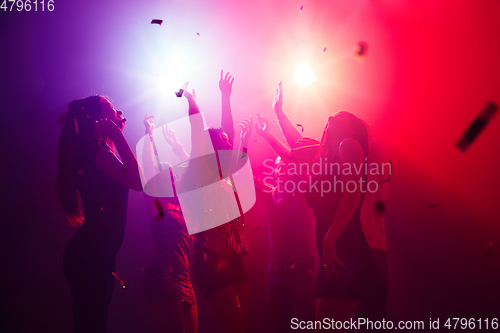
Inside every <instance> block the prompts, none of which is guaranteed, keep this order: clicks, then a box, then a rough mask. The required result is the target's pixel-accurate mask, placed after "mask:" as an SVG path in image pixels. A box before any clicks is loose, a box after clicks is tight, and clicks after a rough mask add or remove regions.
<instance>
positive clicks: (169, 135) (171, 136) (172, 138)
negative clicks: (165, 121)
mask: <svg viewBox="0 0 500 333" xmlns="http://www.w3.org/2000/svg"><path fill="white" fill-rule="evenodd" d="M161 132H162V133H163V137H164V138H165V141H167V143H168V144H169V145H170V147H172V150H173V151H174V154H175V155H176V156H177V157H178V158H179V159H180V160H181V163H183V162H186V161H187V160H188V159H189V154H188V153H187V152H186V150H185V149H184V146H183V145H182V144H181V143H180V142H179V140H177V135H175V132H174V130H171V129H169V128H168V126H167V125H163V127H162V128H161Z"/></svg>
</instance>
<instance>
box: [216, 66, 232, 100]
mask: <svg viewBox="0 0 500 333" xmlns="http://www.w3.org/2000/svg"><path fill="white" fill-rule="evenodd" d="M233 81H234V77H232V76H231V75H229V72H227V73H226V76H225V77H224V70H221V71H220V79H219V89H220V92H221V93H222V94H223V95H224V94H226V95H231V92H232V91H233Z"/></svg>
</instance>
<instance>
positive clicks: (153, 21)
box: [151, 19, 163, 25]
mask: <svg viewBox="0 0 500 333" xmlns="http://www.w3.org/2000/svg"><path fill="white" fill-rule="evenodd" d="M162 23H163V20H158V19H155V20H152V21H151V24H158V25H161V24H162Z"/></svg>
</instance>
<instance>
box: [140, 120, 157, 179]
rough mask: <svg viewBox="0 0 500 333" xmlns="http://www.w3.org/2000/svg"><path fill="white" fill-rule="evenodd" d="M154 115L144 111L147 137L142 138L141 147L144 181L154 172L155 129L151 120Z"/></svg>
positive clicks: (151, 176) (152, 175)
mask: <svg viewBox="0 0 500 333" xmlns="http://www.w3.org/2000/svg"><path fill="white" fill-rule="evenodd" d="M153 118H154V116H150V115H149V113H146V116H145V117H144V127H145V132H146V135H148V137H146V139H145V140H144V146H143V148H142V166H143V168H144V169H143V171H144V176H145V177H146V178H145V181H148V180H150V179H151V178H153V177H154V175H155V174H156V172H155V156H154V147H153V130H154V129H155V124H154V121H153Z"/></svg>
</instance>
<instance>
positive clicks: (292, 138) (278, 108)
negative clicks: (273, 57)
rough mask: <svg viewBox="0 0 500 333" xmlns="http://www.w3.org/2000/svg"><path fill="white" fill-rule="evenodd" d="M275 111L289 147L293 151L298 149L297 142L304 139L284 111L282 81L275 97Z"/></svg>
mask: <svg viewBox="0 0 500 333" xmlns="http://www.w3.org/2000/svg"><path fill="white" fill-rule="evenodd" d="M273 110H274V112H275V113H276V118H277V119H278V124H279V125H280V128H281V132H282V133H283V135H284V136H285V139H286V142H288V145H289V146H290V147H291V148H292V149H293V148H296V147H297V141H298V140H300V139H302V134H301V133H300V132H299V130H298V129H297V127H295V126H293V124H292V122H291V121H290V119H289V118H288V116H287V115H286V113H285V112H284V111H283V88H282V82H281V81H280V83H279V84H278V88H277V89H276V96H274V100H273Z"/></svg>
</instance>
